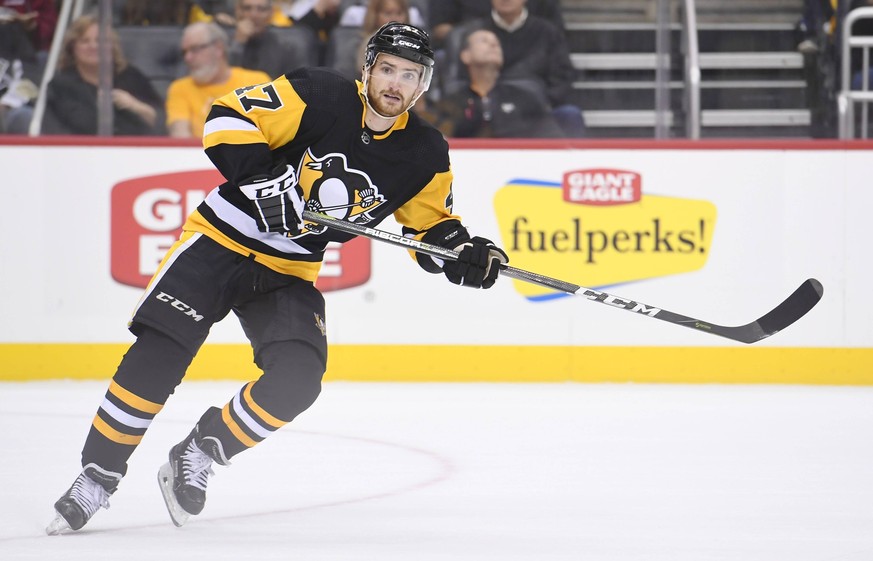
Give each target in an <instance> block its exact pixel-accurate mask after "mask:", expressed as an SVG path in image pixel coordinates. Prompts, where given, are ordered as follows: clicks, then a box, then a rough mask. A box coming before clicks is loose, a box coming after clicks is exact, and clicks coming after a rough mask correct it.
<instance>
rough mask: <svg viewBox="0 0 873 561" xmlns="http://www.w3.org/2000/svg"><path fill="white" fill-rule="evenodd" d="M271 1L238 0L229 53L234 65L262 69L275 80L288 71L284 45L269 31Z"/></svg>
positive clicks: (273, 32) (229, 58)
mask: <svg viewBox="0 0 873 561" xmlns="http://www.w3.org/2000/svg"><path fill="white" fill-rule="evenodd" d="M272 14H273V2H272V1H271V0H237V1H236V19H235V21H234V29H233V31H232V39H231V42H230V47H229V50H228V60H229V62H230V64H231V65H233V66H241V67H243V68H248V69H249V70H261V71H263V72H265V73H266V74H268V75H269V76H270V77H271V78H277V77H278V76H280V75H282V74H283V73H285V72H287V71H288V70H291V68H290V63H289V61H288V56H287V50H286V47H285V45H283V44H282V42H281V41H280V40H279V36H278V34H277V33H276V32H275V31H274V30H273V29H272V28H271V27H272V26H271V21H272Z"/></svg>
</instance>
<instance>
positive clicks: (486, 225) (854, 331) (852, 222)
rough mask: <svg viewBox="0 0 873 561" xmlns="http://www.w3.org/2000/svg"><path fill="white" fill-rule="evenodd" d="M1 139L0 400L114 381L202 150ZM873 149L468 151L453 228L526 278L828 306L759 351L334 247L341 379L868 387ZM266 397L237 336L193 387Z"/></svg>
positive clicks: (209, 354)
mask: <svg viewBox="0 0 873 561" xmlns="http://www.w3.org/2000/svg"><path fill="white" fill-rule="evenodd" d="M4 141H5V142H8V143H7V144H4V145H0V166H2V168H3V169H4V175H5V176H6V186H5V190H4V195H5V197H6V205H5V210H4V217H3V220H2V223H0V234H2V237H3V238H2V239H3V240H4V241H3V244H2V246H0V248H2V249H0V263H3V265H2V267H3V269H4V271H3V274H2V283H3V287H2V288H3V289H2V291H0V299H2V300H0V310H2V312H0V314H2V318H3V321H2V322H0V364H2V367H0V380H21V379H46V378H66V377H69V378H103V377H108V376H110V375H111V374H112V372H113V371H114V368H115V366H116V365H117V363H118V361H119V359H120V357H121V355H122V354H123V352H124V350H125V348H126V347H127V345H129V343H130V341H131V340H132V337H131V335H130V334H129V333H128V332H127V330H126V322H127V320H128V319H129V315H130V313H131V312H132V310H133V307H134V306H135V305H136V302H137V300H138V299H139V297H140V296H141V294H142V287H143V286H144V285H145V283H146V282H147V281H148V278H149V277H150V275H151V273H152V272H153V271H154V268H155V267H156V266H157V262H158V261H159V259H160V257H161V256H162V254H163V252H164V251H165V249H166V247H167V246H168V245H169V244H170V243H172V240H173V239H175V237H176V236H177V235H178V231H179V227H180V226H181V223H182V220H183V219H184V216H185V215H186V214H187V213H188V212H189V211H190V209H192V208H193V207H194V206H196V204H197V203H198V202H199V201H200V200H202V198H203V196H205V194H206V193H207V192H208V191H209V189H210V188H211V187H212V186H214V185H215V184H216V181H218V180H219V179H220V178H218V177H217V175H216V173H215V171H214V170H213V169H212V166H211V164H210V163H209V161H208V159H207V158H206V157H205V155H203V153H202V150H201V149H200V148H199V147H197V146H196V145H193V144H190V143H173V142H168V141H152V142H143V141H141V140H138V141H126V140H123V139H114V140H112V141H108V142H100V141H97V142H94V143H92V144H89V145H81V144H80V142H81V141H79V140H73V139H65V138H60V139H55V140H53V141H51V143H48V144H46V143H40V142H38V141H24V142H22V141H20V140H17V141H16V142H15V143H12V142H11V141H10V138H9V137H6V138H5V140H4ZM871 150H873V145H871V144H869V143H857V142H856V143H841V142H794V143H766V142H756V143H741V142H734V143H722V142H707V143H687V142H681V141H677V142H669V141H668V142H657V143H655V142H633V143H631V142H597V143H594V142H590V143H588V142H585V143H576V142H551V141H545V142H539V143H521V142H505V143H499V142H490V143H461V142H454V143H452V165H453V171H454V173H455V178H456V180H455V184H454V201H455V212H456V213H457V214H460V215H461V216H462V217H463V219H464V222H465V224H467V225H468V226H469V227H470V229H471V230H472V231H473V233H474V234H477V235H483V236H486V237H489V238H492V239H494V240H495V241H497V242H498V243H499V244H501V246H502V247H504V248H505V249H507V252H508V253H509V255H510V258H511V263H512V264H513V265H514V266H516V267H520V268H524V269H527V270H531V271H535V272H539V273H542V274H547V275H550V276H553V277H556V278H560V279H563V280H567V281H570V282H573V283H576V284H580V285H583V286H586V287H590V288H595V289H601V290H606V291H608V292H610V293H612V294H617V295H620V296H622V297H625V298H630V299H634V300H636V301H639V302H645V303H646V304H650V305H654V306H658V307H662V308H664V309H668V310H670V311H674V312H678V313H681V314H686V315H689V316H693V317H696V318H699V319H703V320H705V321H709V322H713V323H719V324H724V325H738V324H743V323H747V322H749V321H752V320H753V319H756V318H757V317H759V316H761V315H762V314H764V313H765V312H766V311H768V310H769V309H771V308H772V307H774V306H775V305H776V304H778V303H779V302H780V301H781V300H782V299H784V298H785V297H786V296H787V295H788V294H789V293H790V292H791V291H792V290H794V288H796V287H797V286H798V285H799V284H800V282H802V281H803V280H804V279H806V278H808V277H815V278H818V279H819V280H820V281H821V282H822V283H823V284H824V287H825V295H824V298H823V300H822V302H821V303H820V304H819V305H818V306H817V307H816V308H815V309H813V310H812V312H810V314H809V315H808V316H807V317H805V318H803V319H801V320H800V321H799V322H798V323H797V324H795V325H793V326H791V327H789V328H788V329H786V330H784V331H783V332H781V333H778V334H776V335H775V336H773V337H772V338H770V339H768V340H766V341H763V342H761V343H757V344H755V345H753V346H746V345H742V344H739V343H734V342H731V341H727V340H723V339H720V338H718V337H714V336H711V335H707V334H704V333H700V332H696V331H694V330H692V329H685V328H683V327H678V326H674V325H671V324H667V323H663V322H660V321H657V320H654V319H652V318H649V317H645V316H643V315H640V314H630V313H628V312H626V311H623V310H619V309H611V308H610V307H608V306H603V305H599V304H594V303H591V302H587V301H585V299H583V298H579V297H560V295H556V294H554V293H551V292H549V291H546V290H543V289H540V288H538V287H534V286H531V285H526V284H523V283H520V282H518V281H509V280H508V279H506V280H503V281H502V282H500V283H499V284H498V286H496V287H495V288H494V289H492V290H489V291H475V290H469V289H462V288H458V287H455V286H453V285H451V284H449V283H448V282H446V281H445V279H444V278H442V277H441V276H437V275H428V274H427V273H425V272H423V271H422V270H421V269H419V268H418V267H417V266H416V265H415V264H414V263H413V262H412V260H411V259H410V258H409V256H408V254H407V253H406V252H405V251H404V250H402V249H398V248H394V247H390V246H387V245H385V244H381V243H379V242H372V241H367V240H356V241H355V242H354V244H347V245H346V246H344V247H337V248H331V249H330V251H329V252H328V254H327V258H326V263H325V266H324V268H323V269H322V278H321V279H320V281H319V286H320V288H322V290H323V291H324V293H325V297H326V300H327V316H328V317H327V333H328V340H329V342H330V343H331V345H332V346H331V355H330V360H329V366H328V379H338V380H380V381H384V380H398V381H495V382H499V381H549V382H560V381H583V382H588V381H590V382H602V381H609V382H624V381H635V382H728V383H730V382H737V383H739V382H742V383H756V382H757V383H809V384H871V383H873V304H871V302H870V299H869V296H868V294H867V292H868V291H867V286H868V285H869V279H870V278H871V277H873V270H871V269H873V267H871V265H870V263H869V260H868V259H867V258H866V257H865V256H866V255H869V253H870V250H869V244H870V240H871V236H870V234H869V228H868V224H867V223H868V220H869V219H868V217H867V214H868V213H869V211H868V209H869V208H871V207H873V204H871V203H873V193H871V190H870V189H869V188H867V186H866V184H867V183H868V176H869V170H870V169H871V164H873V151H871ZM376 187H378V186H376ZM37 209H38V210H37ZM380 227H381V228H384V229H386V230H390V231H394V232H397V231H399V228H398V226H397V225H396V224H394V223H393V222H392V221H390V220H389V221H386V222H384V223H383V224H382V225H381V226H380ZM256 375H257V372H256V370H255V368H254V365H253V364H252V363H251V351H250V350H249V349H248V348H247V345H246V344H245V339H244V337H243V335H242V332H241V330H240V328H239V326H238V325H237V324H236V322H235V320H234V319H233V318H232V317H231V318H228V319H226V320H224V321H222V322H220V323H219V324H216V326H215V327H214V328H213V331H212V333H211V335H210V338H209V340H208V342H207V345H206V346H205V347H204V349H203V350H202V352H201V354H200V355H199V356H198V357H197V359H196V360H195V362H194V365H193V366H192V369H191V371H190V376H191V377H192V378H199V379H237V378H238V379H249V378H252V377H254V376H256Z"/></svg>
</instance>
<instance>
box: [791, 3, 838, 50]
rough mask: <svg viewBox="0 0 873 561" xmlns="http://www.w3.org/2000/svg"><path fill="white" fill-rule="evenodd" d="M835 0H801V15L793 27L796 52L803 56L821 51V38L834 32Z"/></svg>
mask: <svg viewBox="0 0 873 561" xmlns="http://www.w3.org/2000/svg"><path fill="white" fill-rule="evenodd" d="M835 3H836V2H835V0H803V15H802V17H801V19H800V21H798V22H797V25H796V26H795V34H796V39H797V50H798V51H800V52H801V53H803V54H813V53H817V52H819V51H820V50H821V49H822V44H821V41H822V38H823V37H827V36H829V35H831V34H832V33H833V31H834V27H835V22H834V21H833V18H834V15H835V13H836V9H835V8H836V7H835V5H834V4H835Z"/></svg>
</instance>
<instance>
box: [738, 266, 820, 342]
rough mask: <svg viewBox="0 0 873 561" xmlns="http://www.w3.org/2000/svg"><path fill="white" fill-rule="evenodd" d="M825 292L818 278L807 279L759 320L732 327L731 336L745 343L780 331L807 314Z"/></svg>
mask: <svg viewBox="0 0 873 561" xmlns="http://www.w3.org/2000/svg"><path fill="white" fill-rule="evenodd" d="M823 294H824V286H822V284H821V283H820V282H819V281H818V280H816V279H806V280H805V281H804V282H803V284H801V285H800V286H799V287H798V288H797V290H795V291H794V292H792V293H791V296H789V297H788V298H786V299H785V300H784V301H783V302H782V303H781V304H779V305H778V306H776V307H775V308H773V309H772V310H771V311H769V312H767V313H766V314H765V315H764V316H762V317H761V318H760V319H758V320H757V321H755V322H753V323H750V324H748V325H743V326H741V327H735V328H730V329H731V330H732V331H734V333H733V335H736V337H731V338H733V339H736V340H737V341H742V342H743V343H755V342H757V341H760V340H761V339H766V338H767V337H769V336H771V335H775V334H776V333H779V332H780V331H782V330H783V329H785V328H786V327H788V326H789V325H791V324H792V323H794V322H796V321H797V320H799V319H800V318H802V317H803V316H805V315H806V314H807V312H809V311H810V310H811V309H813V308H814V307H815V305H816V304H818V302H819V300H821V298H822V295H823Z"/></svg>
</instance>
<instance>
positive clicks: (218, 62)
mask: <svg viewBox="0 0 873 561" xmlns="http://www.w3.org/2000/svg"><path fill="white" fill-rule="evenodd" d="M181 47H182V56H183V57H184V59H185V64H186V65H187V67H188V71H189V73H188V76H185V77H184V78H179V79H178V80H175V81H173V83H172V84H170V87H169V89H168V91H167V128H168V130H169V132H170V136H174V137H178V138H200V137H202V136H203V124H204V123H205V122H206V116H207V114H208V113H209V109H210V107H211V106H212V102H213V101H214V100H215V99H217V98H219V97H221V96H222V95H224V94H226V93H227V92H229V91H231V90H233V89H236V88H240V87H245V86H251V85H255V84H263V83H265V82H269V81H270V77H269V76H268V75H267V74H265V73H264V72H261V71H259V70H247V69H245V68H239V67H236V66H231V65H230V63H229V62H228V60H227V34H226V33H225V32H224V30H223V29H221V27H219V26H218V24H216V23H205V22H198V23H192V24H190V25H188V27H186V28H185V32H184V34H183V35H182V45H181Z"/></svg>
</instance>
